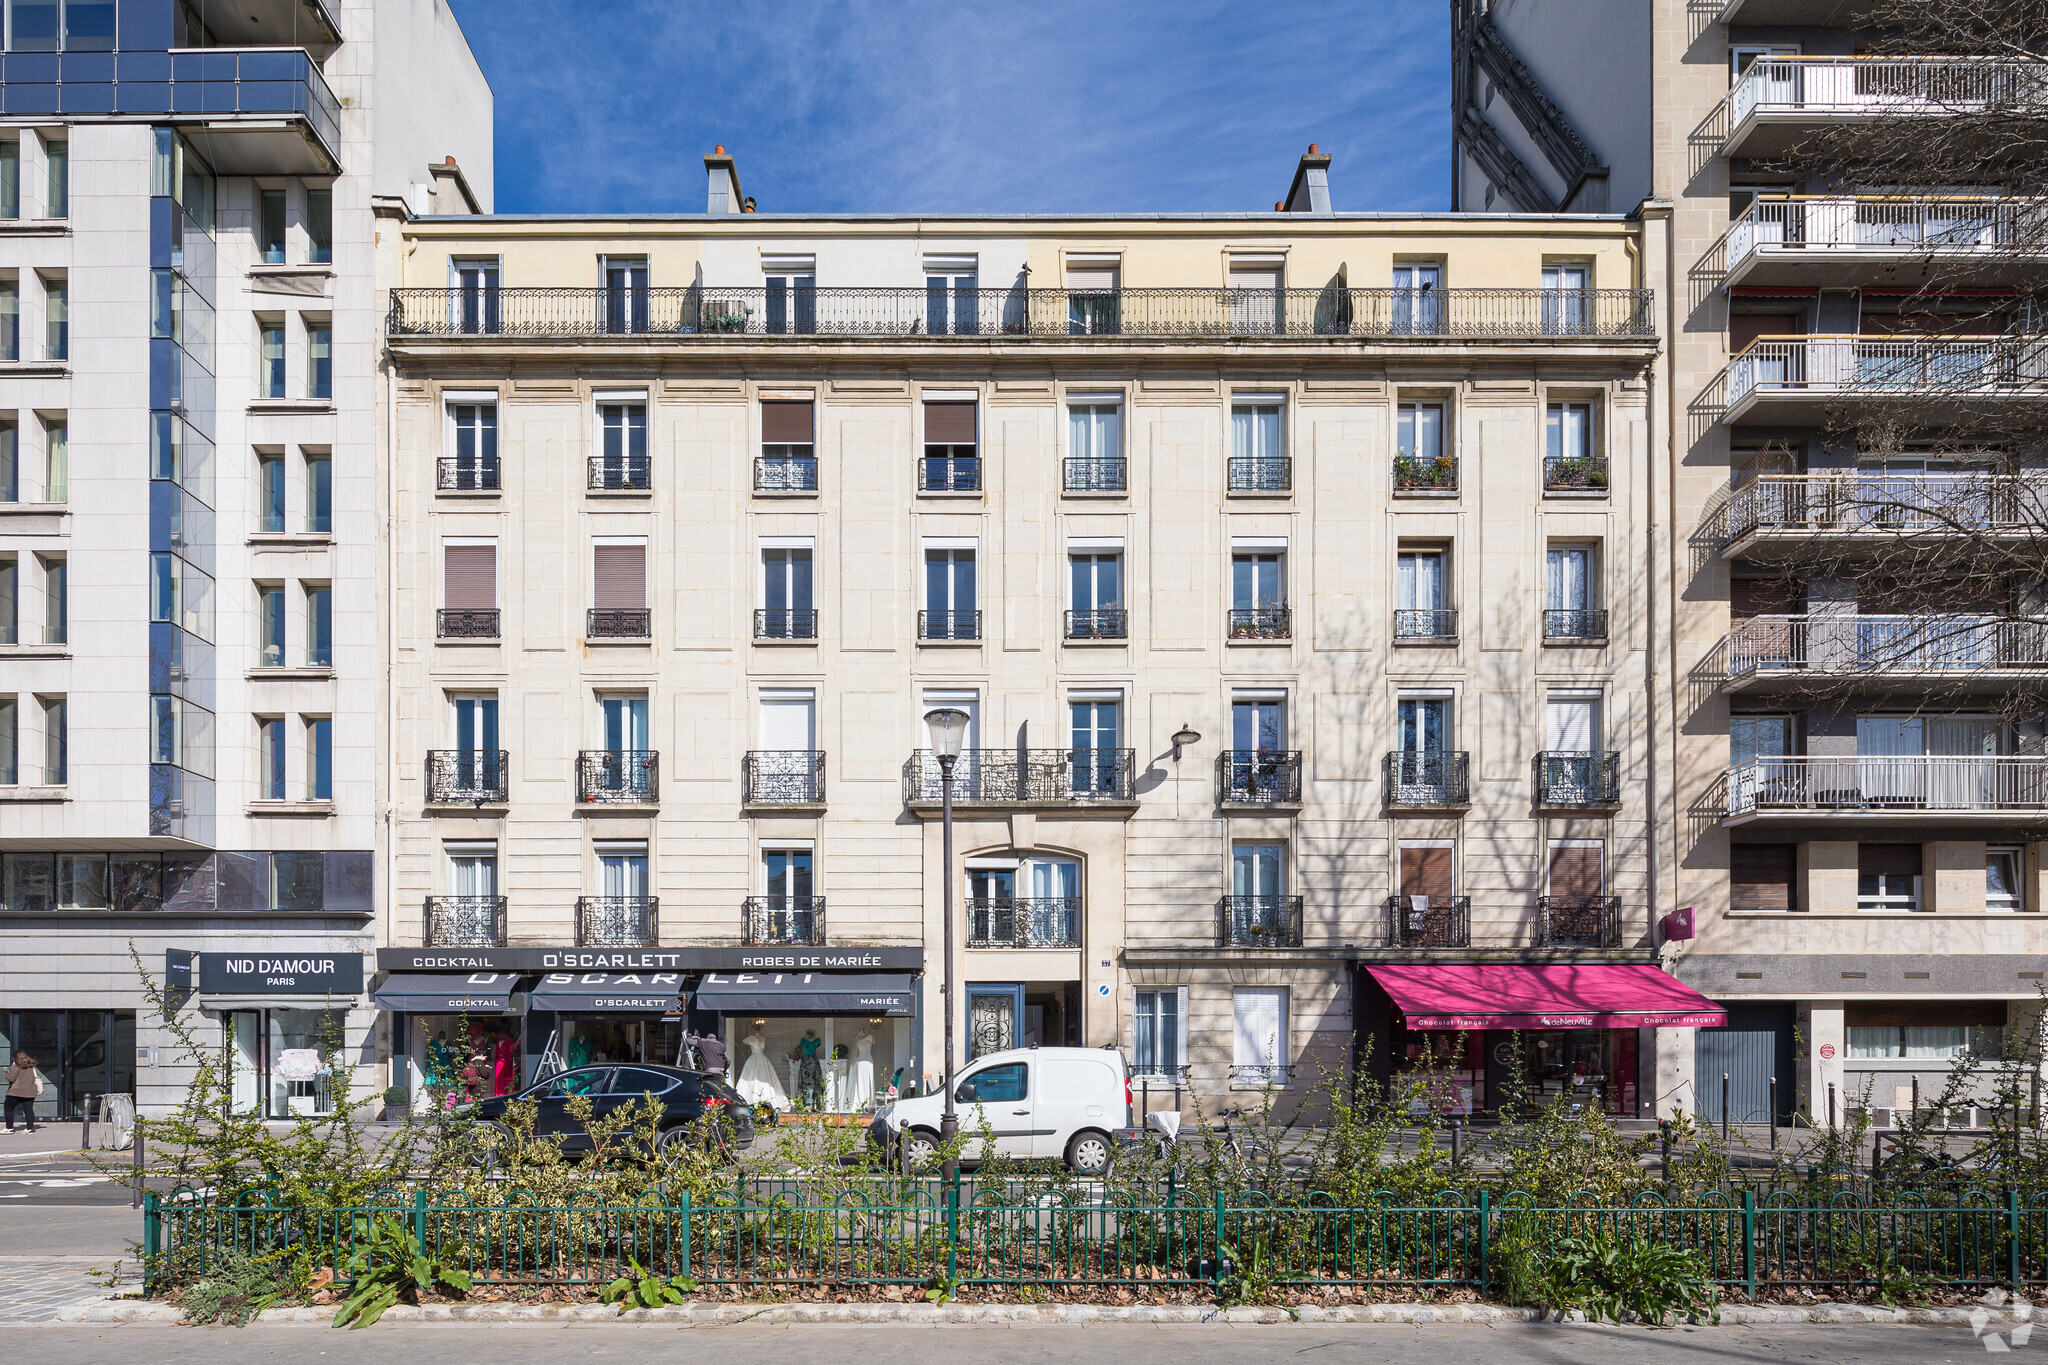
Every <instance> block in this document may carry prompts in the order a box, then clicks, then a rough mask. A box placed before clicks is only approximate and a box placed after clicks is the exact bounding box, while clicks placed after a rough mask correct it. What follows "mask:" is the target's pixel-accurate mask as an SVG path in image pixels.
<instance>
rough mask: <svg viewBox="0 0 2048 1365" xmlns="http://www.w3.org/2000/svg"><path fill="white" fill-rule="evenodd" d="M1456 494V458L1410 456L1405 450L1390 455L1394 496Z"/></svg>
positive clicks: (1442, 495) (1444, 495)
mask: <svg viewBox="0 0 2048 1365" xmlns="http://www.w3.org/2000/svg"><path fill="white" fill-rule="evenodd" d="M1457 491H1458V457H1457V456H1455V455H1451V454H1443V455H1410V454H1408V453H1406V452H1405V451H1404V452H1403V453H1401V454H1398V455H1396V456H1394V493H1395V496H1397V497H1399V496H1404V495H1405V496H1413V497H1449V496H1452V495H1453V494H1455V493H1456V492H1457Z"/></svg>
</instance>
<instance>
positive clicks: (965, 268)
mask: <svg viewBox="0 0 2048 1365" xmlns="http://www.w3.org/2000/svg"><path fill="white" fill-rule="evenodd" d="M977 272H978V262H977V261H976V259H975V258H974V257H972V256H959V257H949V256H930V257H927V258H925V263H924V321H925V330H926V331H927V332H929V333H930V334H931V335H933V336H947V335H949V334H950V335H952V336H973V335H975V334H976V333H978V332H980V331H981V289H980V279H979V276H978V273H977Z"/></svg>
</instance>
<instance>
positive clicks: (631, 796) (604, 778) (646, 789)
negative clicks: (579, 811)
mask: <svg viewBox="0 0 2048 1365" xmlns="http://www.w3.org/2000/svg"><path fill="white" fill-rule="evenodd" d="M660 799H661V754H660V753H659V752H658V751H656V750H654V749H585V750H583V752H581V753H579V754H577V755H576V800H577V803H578V804H580V805H585V806H614V805H617V806H650V805H653V804H654V803H655V802H656V801H659V800H660Z"/></svg>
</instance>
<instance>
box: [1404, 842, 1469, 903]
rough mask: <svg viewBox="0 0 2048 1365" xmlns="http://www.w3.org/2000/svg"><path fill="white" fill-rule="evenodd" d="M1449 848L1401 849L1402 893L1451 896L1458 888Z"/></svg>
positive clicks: (1432, 897) (1431, 896)
mask: <svg viewBox="0 0 2048 1365" xmlns="http://www.w3.org/2000/svg"><path fill="white" fill-rule="evenodd" d="M1451 853H1452V850H1451V849H1448V848H1404V849H1402V850H1401V894H1402V895H1404V896H1428V897H1430V898H1431V899H1432V900H1434V899H1435V898H1436V897H1438V896H1449V895H1451V894H1453V893H1454V891H1455V890H1456V887H1455V884H1454V882H1453V881H1452V875H1451Z"/></svg>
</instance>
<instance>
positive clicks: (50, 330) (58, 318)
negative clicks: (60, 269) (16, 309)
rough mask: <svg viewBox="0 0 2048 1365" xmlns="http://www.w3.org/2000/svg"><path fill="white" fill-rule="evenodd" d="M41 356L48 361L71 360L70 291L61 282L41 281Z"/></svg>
mask: <svg viewBox="0 0 2048 1365" xmlns="http://www.w3.org/2000/svg"><path fill="white" fill-rule="evenodd" d="M43 354H44V358H45V359H49V360H69V359H70V358H71V290H70V288H69V287H68V286H67V285H66V284H65V282H64V281H63V280H51V279H45V280H44V281H43Z"/></svg>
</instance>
